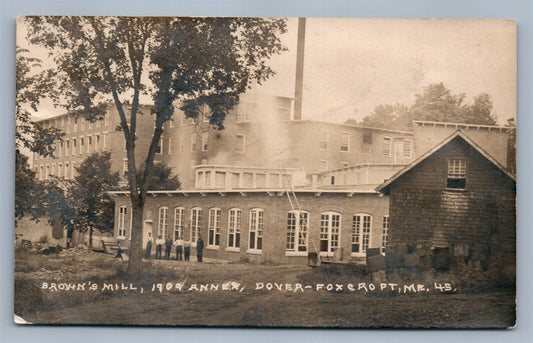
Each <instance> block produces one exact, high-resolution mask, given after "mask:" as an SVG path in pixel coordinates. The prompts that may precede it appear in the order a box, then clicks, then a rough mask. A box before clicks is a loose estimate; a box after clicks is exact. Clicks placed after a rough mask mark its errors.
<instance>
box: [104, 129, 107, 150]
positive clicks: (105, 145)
mask: <svg viewBox="0 0 533 343" xmlns="http://www.w3.org/2000/svg"><path fill="white" fill-rule="evenodd" d="M103 147H104V149H107V133H104V142H103Z"/></svg>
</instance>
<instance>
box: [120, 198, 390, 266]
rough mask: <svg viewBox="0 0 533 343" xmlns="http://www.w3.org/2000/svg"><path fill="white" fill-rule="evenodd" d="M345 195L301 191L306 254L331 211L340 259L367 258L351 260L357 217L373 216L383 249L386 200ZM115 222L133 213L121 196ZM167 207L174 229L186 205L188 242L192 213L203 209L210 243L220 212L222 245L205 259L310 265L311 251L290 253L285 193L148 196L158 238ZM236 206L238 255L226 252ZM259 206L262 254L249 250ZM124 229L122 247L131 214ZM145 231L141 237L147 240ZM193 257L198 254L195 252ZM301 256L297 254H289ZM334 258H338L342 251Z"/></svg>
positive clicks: (374, 234) (373, 236)
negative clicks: (213, 213)
mask: <svg viewBox="0 0 533 343" xmlns="http://www.w3.org/2000/svg"><path fill="white" fill-rule="evenodd" d="M347 194H348V193H346V192H342V191H341V192H339V193H322V194H321V195H320V196H317V195H316V194H315V193H297V196H298V201H299V203H300V207H301V209H302V210H303V211H308V212H309V219H308V223H309V229H308V251H311V252H314V251H316V250H315V248H314V246H316V249H319V244H320V243H319V234H320V220H321V214H322V213H323V212H328V211H333V212H336V213H339V214H340V215H341V230H340V231H341V235H340V241H339V243H340V247H341V248H342V250H343V252H342V260H357V259H358V258H361V257H364V256H365V254H364V253H362V254H355V255H353V256H352V254H351V251H352V248H351V242H352V226H353V215H354V214H361V213H364V214H370V215H371V216H372V221H371V230H370V231H371V233H370V238H369V240H370V245H369V248H373V247H381V243H382V227H383V217H384V216H387V215H388V198H387V197H382V196H379V194H376V193H367V194H353V196H348V195H347ZM115 200H116V201H115V204H116V209H115V213H116V218H115V223H119V221H120V220H119V218H118V216H119V207H120V206H127V208H128V213H131V208H130V205H129V199H128V198H127V196H125V195H120V196H117V197H116V199H115ZM163 206H166V207H168V208H169V219H168V225H169V229H170V228H171V227H172V226H173V225H174V209H175V208H176V207H183V208H184V209H185V212H184V214H185V219H186V220H185V228H184V236H185V239H186V240H188V239H190V224H191V223H190V218H191V209H192V208H193V207H200V208H202V210H203V213H202V222H201V227H202V233H201V235H202V237H203V239H204V241H205V242H206V245H207V235H208V214H209V209H211V208H220V209H221V218H220V219H221V222H220V247H219V248H218V249H213V248H210V247H207V248H206V250H205V252H204V256H206V257H210V258H217V259H224V260H230V261H238V260H249V261H252V262H269V261H271V262H275V263H307V253H296V254H295V253H292V254H291V253H287V252H286V241H287V217H288V211H290V210H291V206H290V204H289V201H288V199H287V196H286V195H280V193H276V194H273V195H268V194H267V193H266V192H250V193H246V196H243V195H241V194H239V193H238V192H233V193H226V195H225V196H221V195H220V194H217V193H207V194H204V196H202V195H201V194H200V193H189V194H188V196H183V195H180V194H173V195H172V196H168V195H167V194H161V195H158V196H149V197H148V198H147V202H146V206H145V212H144V220H145V221H151V222H152V225H153V234H154V236H157V234H158V233H157V230H158V226H159V218H158V217H159V215H158V214H159V208H160V207H163ZM232 208H239V209H241V211H242V220H241V239H240V241H241V247H240V249H239V250H238V251H231V250H232V249H227V246H228V241H227V240H228V217H229V215H228V211H229V210H230V209H232ZM255 208H260V209H263V211H264V234H263V249H262V252H261V253H260V254H257V253H252V252H249V251H247V250H248V249H247V247H248V239H249V222H250V210H251V209H255ZM126 219H127V221H126V225H125V226H126V227H127V228H128V230H127V233H126V236H125V237H124V238H123V239H122V242H123V243H121V246H122V245H127V244H129V238H130V233H131V231H130V230H131V224H130V223H131V216H130V215H128V216H126ZM117 230H118V229H117V227H115V237H117V236H118V232H117ZM146 237H147V232H146V226H145V232H144V233H143V238H144V240H145V242H146ZM313 242H314V244H315V245H314V246H313ZM192 253H193V254H195V250H194V249H193V251H192ZM287 255H299V256H287ZM334 258H336V259H340V258H341V256H340V253H338V254H337V255H336V256H335V257H334Z"/></svg>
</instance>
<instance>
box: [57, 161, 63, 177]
mask: <svg viewBox="0 0 533 343" xmlns="http://www.w3.org/2000/svg"><path fill="white" fill-rule="evenodd" d="M57 176H59V177H63V164H62V163H59V164H58V165H57Z"/></svg>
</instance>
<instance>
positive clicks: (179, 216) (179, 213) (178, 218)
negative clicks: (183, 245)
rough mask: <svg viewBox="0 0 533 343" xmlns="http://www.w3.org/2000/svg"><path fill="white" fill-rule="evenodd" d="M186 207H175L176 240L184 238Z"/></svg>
mask: <svg viewBox="0 0 533 343" xmlns="http://www.w3.org/2000/svg"><path fill="white" fill-rule="evenodd" d="M184 212H185V209H184V208H183V207H177V208H175V209H174V240H178V239H183V215H184Z"/></svg>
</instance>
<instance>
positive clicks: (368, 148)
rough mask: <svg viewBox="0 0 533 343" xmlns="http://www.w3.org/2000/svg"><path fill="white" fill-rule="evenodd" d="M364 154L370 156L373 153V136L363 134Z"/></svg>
mask: <svg viewBox="0 0 533 343" xmlns="http://www.w3.org/2000/svg"><path fill="white" fill-rule="evenodd" d="M362 150H363V153H364V154H370V153H371V152H372V134H371V133H365V134H363V148H362Z"/></svg>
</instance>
